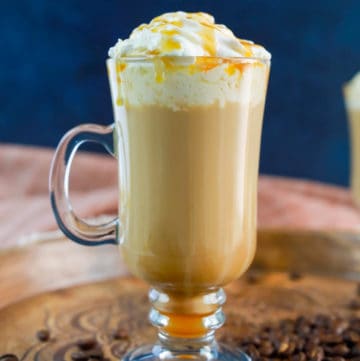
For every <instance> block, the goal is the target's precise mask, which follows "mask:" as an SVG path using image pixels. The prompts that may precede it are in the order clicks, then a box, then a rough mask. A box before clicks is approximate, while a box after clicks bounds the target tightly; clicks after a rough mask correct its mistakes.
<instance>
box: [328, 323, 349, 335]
mask: <svg viewBox="0 0 360 361" xmlns="http://www.w3.org/2000/svg"><path fill="white" fill-rule="evenodd" d="M331 328H332V329H333V330H334V332H335V333H336V334H337V335H341V334H342V333H344V332H345V331H346V330H347V329H348V328H349V322H348V321H346V320H339V319H337V320H334V322H333V323H332V325H331Z"/></svg>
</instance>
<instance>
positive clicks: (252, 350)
mask: <svg viewBox="0 0 360 361" xmlns="http://www.w3.org/2000/svg"><path fill="white" fill-rule="evenodd" d="M247 353H248V355H249V356H250V357H251V358H252V360H258V359H259V358H260V353H259V351H258V350H257V348H256V347H255V346H254V345H250V346H249V347H248V349H247Z"/></svg>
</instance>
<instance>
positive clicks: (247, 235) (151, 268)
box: [107, 57, 269, 295]
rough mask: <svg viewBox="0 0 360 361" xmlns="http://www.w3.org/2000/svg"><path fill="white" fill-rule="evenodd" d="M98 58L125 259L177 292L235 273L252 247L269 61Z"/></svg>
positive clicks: (202, 288)
mask: <svg viewBox="0 0 360 361" xmlns="http://www.w3.org/2000/svg"><path fill="white" fill-rule="evenodd" d="M107 64H108V70H109V78H110V85H111V91H112V98H113V105H114V109H115V128H116V137H115V138H116V145H115V146H116V148H117V149H116V152H117V154H118V156H119V157H120V158H122V159H123V160H124V163H125V164H126V167H120V170H119V179H120V182H119V187H120V205H121V206H120V207H119V209H120V211H119V212H120V214H119V216H120V222H121V223H122V224H123V225H124V229H123V235H122V239H121V250H122V253H123V255H124V259H125V262H126V264H127V265H128V267H129V268H130V270H131V271H132V273H134V274H135V275H137V276H138V277H139V278H141V279H143V280H146V281H147V282H149V283H150V284H151V285H153V286H154V287H156V288H157V289H160V290H163V291H167V292H169V291H172V292H175V293H178V294H188V295H189V294H194V295H195V294H201V293H203V292H208V291H209V289H216V288H218V287H220V286H222V285H225V284H227V283H229V282H230V281H232V280H234V279H236V278H238V277H239V276H240V275H241V274H242V273H243V272H244V271H245V270H246V269H247V268H248V266H249V265H250V263H251V261H252V259H253V256H254V252H255V247H256V218H257V209H256V204H257V200H256V198H257V177H258V163H259V149H260V136H261V128H262V118H263V110H264V102H265V93H266V86H267V80H268V73H269V64H268V63H267V62H266V61H260V60H257V59H250V58H234V59H221V58H210V57H209V58H194V57H188V58H186V57H184V58H182V59H179V58H176V57H174V58H169V57H165V58H157V57H153V58H143V59H130V58H129V59H122V60H121V61H118V60H113V59H110V60H108V63H107ZM124 139H125V140H126V142H125V145H124ZM120 163H121V162H120Z"/></svg>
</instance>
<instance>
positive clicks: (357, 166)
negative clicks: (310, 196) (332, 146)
mask: <svg viewBox="0 0 360 361" xmlns="http://www.w3.org/2000/svg"><path fill="white" fill-rule="evenodd" d="M344 97H345V105H346V110H347V114H348V119H349V130H350V140H351V181H350V183H351V192H352V195H353V198H354V200H355V202H356V203H357V204H359V205H360V72H359V73H357V74H356V75H355V76H354V78H353V79H352V80H351V81H350V82H348V83H347V84H346V85H345V87H344Z"/></svg>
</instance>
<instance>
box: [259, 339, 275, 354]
mask: <svg viewBox="0 0 360 361" xmlns="http://www.w3.org/2000/svg"><path fill="white" fill-rule="evenodd" d="M273 352H274V347H273V345H272V344H271V342H270V341H263V342H262V343H261V344H260V347H259V353H260V355H261V356H265V357H266V356H270V355H271V354H272V353H273Z"/></svg>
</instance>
